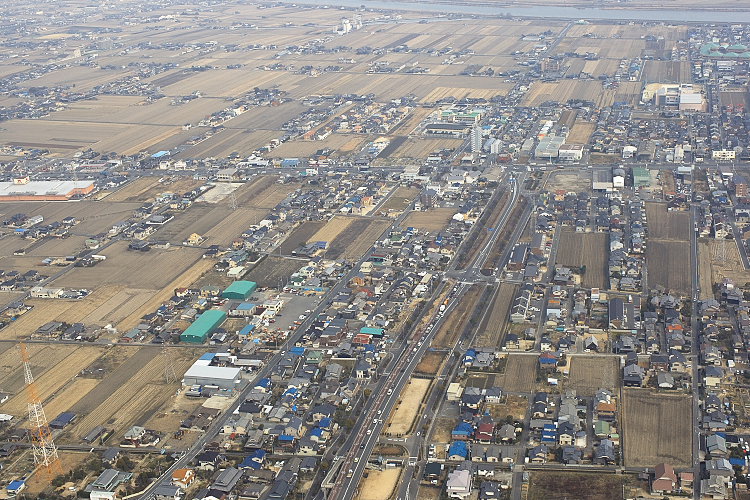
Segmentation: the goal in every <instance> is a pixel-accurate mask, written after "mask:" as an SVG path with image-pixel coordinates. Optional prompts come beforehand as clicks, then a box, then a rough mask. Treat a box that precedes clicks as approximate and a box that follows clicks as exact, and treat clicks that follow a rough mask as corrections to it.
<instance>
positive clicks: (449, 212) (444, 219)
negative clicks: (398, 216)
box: [403, 207, 456, 231]
mask: <svg viewBox="0 0 750 500" xmlns="http://www.w3.org/2000/svg"><path fill="white" fill-rule="evenodd" d="M455 214H456V209H455V208H451V207H446V208H431V209H429V210H424V211H421V212H412V213H410V214H409V215H408V216H407V217H406V219H405V220H404V223H403V225H404V226H405V227H415V228H417V229H419V230H421V231H442V230H443V229H445V228H446V227H447V226H448V224H449V223H450V221H451V219H452V218H453V216H454V215H455Z"/></svg>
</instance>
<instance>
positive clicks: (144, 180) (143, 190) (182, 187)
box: [106, 176, 203, 203]
mask: <svg viewBox="0 0 750 500" xmlns="http://www.w3.org/2000/svg"><path fill="white" fill-rule="evenodd" d="M201 184H203V182H202V181H196V180H194V179H193V178H192V177H185V176H174V177H162V178H157V177H139V178H137V179H135V180H133V181H131V182H128V183H127V184H125V185H124V186H122V187H121V188H119V189H118V190H117V191H115V192H113V193H112V194H110V195H108V196H107V197H106V201H107V202H108V203H111V202H115V201H118V202H122V201H130V202H141V203H144V202H147V201H154V198H156V197H157V196H158V195H160V194H161V193H166V192H169V193H176V194H182V193H186V192H188V191H192V190H193V189H195V188H197V187H198V186H200V185H201Z"/></svg>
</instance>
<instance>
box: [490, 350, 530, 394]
mask: <svg viewBox="0 0 750 500" xmlns="http://www.w3.org/2000/svg"><path fill="white" fill-rule="evenodd" d="M536 365H537V358H536V356H527V355H525V354H508V360H507V361H506V364H505V374H503V375H502V376H501V377H498V381H497V382H498V386H499V387H502V388H503V389H504V390H506V391H510V392H531V391H533V390H534V387H535V386H536Z"/></svg>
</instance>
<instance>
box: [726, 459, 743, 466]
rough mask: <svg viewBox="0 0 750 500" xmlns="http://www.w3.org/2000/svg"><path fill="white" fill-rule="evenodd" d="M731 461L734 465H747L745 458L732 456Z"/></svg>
mask: <svg viewBox="0 0 750 500" xmlns="http://www.w3.org/2000/svg"><path fill="white" fill-rule="evenodd" d="M729 463H730V464H732V465H739V466H742V467H744V466H745V465H746V462H745V459H744V458H730V459H729Z"/></svg>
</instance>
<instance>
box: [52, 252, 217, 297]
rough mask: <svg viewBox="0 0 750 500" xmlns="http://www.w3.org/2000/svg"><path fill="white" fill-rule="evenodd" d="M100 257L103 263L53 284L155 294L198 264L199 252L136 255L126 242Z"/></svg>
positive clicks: (80, 268)
mask: <svg viewBox="0 0 750 500" xmlns="http://www.w3.org/2000/svg"><path fill="white" fill-rule="evenodd" d="M101 253H102V255H105V256H106V257H107V260H105V261H103V262H102V263H100V264H98V265H96V266H95V267H76V268H74V269H73V270H71V271H69V272H68V273H66V274H65V275H63V276H62V277H60V278H59V279H57V280H55V282H54V284H55V285H56V286H65V287H83V288H96V287H99V286H103V285H123V286H128V287H131V288H146V289H152V290H158V289H161V288H163V287H164V286H166V285H167V284H168V283H169V282H170V281H172V280H174V279H175V278H176V277H177V276H178V275H179V274H181V273H183V272H185V271H186V270H187V269H189V268H190V267H191V266H192V265H193V264H195V263H196V262H197V261H198V260H200V258H201V255H202V254H203V251H202V250H201V249H199V248H187V247H174V248H172V247H170V248H168V249H165V250H159V249H152V250H150V251H149V252H138V251H134V250H128V243H127V242H125V241H118V242H116V243H114V244H113V245H110V246H109V247H107V248H106V249H104V250H103V251H102V252H101ZM155 270H158V272H155Z"/></svg>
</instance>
